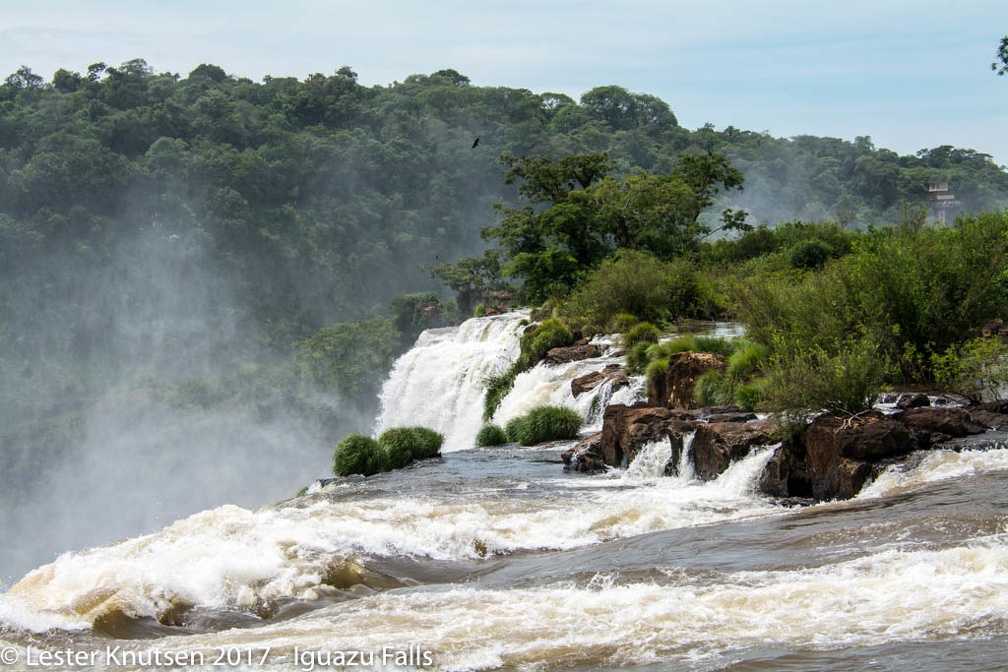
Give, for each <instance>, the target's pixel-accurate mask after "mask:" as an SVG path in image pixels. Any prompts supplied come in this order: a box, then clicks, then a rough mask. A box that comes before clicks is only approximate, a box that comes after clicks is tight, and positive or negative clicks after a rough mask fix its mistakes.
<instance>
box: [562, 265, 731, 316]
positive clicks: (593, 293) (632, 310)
mask: <svg viewBox="0 0 1008 672" xmlns="http://www.w3.org/2000/svg"><path fill="white" fill-rule="evenodd" d="M712 306H713V299H712V298H711V296H710V294H709V293H708V291H707V290H706V289H705V287H704V286H703V285H702V284H701V282H700V278H699V274H698V273H697V269H696V267H695V266H694V264H693V262H691V261H689V260H688V259H685V258H679V259H675V260H672V261H661V260H659V259H657V258H655V257H653V256H651V255H649V254H647V253H644V252H640V251H637V250H620V251H618V252H617V253H616V254H614V255H613V256H612V257H610V258H609V259H606V260H605V261H603V262H602V264H601V265H600V266H599V267H598V268H597V269H596V270H594V271H592V272H591V273H590V274H589V275H588V277H587V278H586V280H585V281H584V282H582V283H580V285H579V286H578V289H577V290H576V291H575V292H574V293H573V294H572V295H571V296H570V297H569V298H568V299H567V300H566V301H565V302H564V303H563V305H562V306H561V311H562V313H563V314H564V315H566V316H568V317H569V318H570V320H571V321H572V323H573V324H575V325H576V326H581V325H584V324H598V325H605V324H610V323H612V322H613V321H614V319H615V317H616V316H617V315H621V314H630V315H635V316H637V317H638V318H639V319H641V320H646V321H649V322H652V323H655V322H662V321H668V320H671V319H674V318H677V317H709V316H710V315H711V314H712V310H713V308H712Z"/></svg>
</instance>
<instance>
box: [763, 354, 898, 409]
mask: <svg viewBox="0 0 1008 672" xmlns="http://www.w3.org/2000/svg"><path fill="white" fill-rule="evenodd" d="M892 373H893V366H892V364H891V363H890V361H889V360H888V359H886V357H885V355H884V353H882V352H881V351H880V349H879V348H878V346H877V345H875V344H873V343H872V342H871V341H870V340H867V339H860V340H858V339H850V340H848V341H847V343H846V344H845V345H844V346H843V347H842V348H841V349H840V351H839V352H836V353H829V352H826V351H825V350H823V349H822V348H816V347H809V348H804V349H801V350H797V351H794V352H786V354H776V355H774V356H772V357H771V358H770V362H769V364H768V366H767V382H766V390H765V392H766V400H767V402H768V403H769V405H770V407H771V408H772V409H774V410H780V411H785V410H789V409H813V410H819V409H824V410H828V411H840V412H843V413H851V414H854V413H860V412H862V411H865V410H868V409H869V408H871V407H872V404H873V403H874V402H875V398H876V396H877V394H878V391H879V390H880V389H882V387H883V385H885V384H886V382H887V381H888V380H889V378H890V376H891V375H892Z"/></svg>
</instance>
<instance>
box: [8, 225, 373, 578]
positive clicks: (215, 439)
mask: <svg viewBox="0 0 1008 672" xmlns="http://www.w3.org/2000/svg"><path fill="white" fill-rule="evenodd" d="M72 259H73V256H72V255H64V254H60V253H55V254H50V255H48V256H47V257H46V261H45V263H44V264H42V265H41V266H39V267H36V268H35V269H33V272H32V273H31V274H30V278H31V281H30V282H26V283H25V284H24V289H23V293H22V295H20V296H15V297H8V298H13V301H10V303H9V305H10V306H11V307H12V310H11V311H10V317H11V318H12V319H9V320H8V323H7V325H6V326H7V331H8V333H11V334H17V337H16V338H12V339H8V342H7V343H6V344H5V345H6V347H9V348H13V347H20V353H21V355H22V356H23V358H25V359H27V361H29V362H30V364H29V365H28V366H26V367H25V369H24V370H21V371H6V370H5V371H3V372H2V376H3V379H2V384H3V389H4V390H6V391H7V394H6V395H4V397H3V400H4V404H3V406H2V408H0V417H2V418H3V420H4V426H5V428H10V427H20V428H21V429H20V430H19V431H16V432H10V431H8V432H7V433H6V434H5V435H4V437H3V439H4V442H5V444H6V445H5V446H4V456H5V458H6V460H7V461H8V463H7V464H5V465H4V466H5V468H4V469H3V470H2V471H0V488H2V491H3V493H4V494H3V496H2V500H0V501H2V503H3V510H2V513H0V534H2V538H3V540H4V543H3V545H2V550H0V581H2V582H3V583H4V584H5V585H9V584H10V583H11V582H13V581H16V580H17V579H18V578H19V577H20V576H21V575H23V574H24V573H25V572H27V571H28V570H30V569H32V568H34V567H36V566H39V565H40V564H44V563H46V562H49V561H51V560H53V559H55V557H57V555H58V554H60V553H63V552H66V551H73V550H79V549H84V548H88V547H92V546H95V545H104V544H108V543H111V542H114V541H116V540H117V539H120V538H123V537H127V536H134V535H137V534H143V533H148V532H153V531H155V530H157V529H160V528H161V527H163V526H164V525H166V524H168V523H170V522H172V521H174V520H176V519H178V518H180V517H184V516H186V515H189V514H192V513H194V512H197V511H200V510H203V509H207V508H211V507H215V506H219V505H221V504H225V503H232V504H237V505H239V506H243V507H248V508H257V507H260V506H263V505H267V504H270V503H273V502H276V501H279V500H282V499H286V498H289V497H292V496H294V495H295V494H296V493H297V492H298V490H299V489H300V488H301V487H303V486H305V485H307V484H309V483H311V482H312V481H313V480H314V479H315V478H318V477H320V476H324V475H325V474H326V473H327V472H328V471H329V470H330V466H329V465H330V464H331V450H332V445H333V444H334V443H335V441H336V440H337V439H338V436H337V435H338V434H339V433H340V432H341V431H350V430H353V429H357V428H359V427H362V426H366V425H368V424H369V423H370V422H371V421H372V418H371V417H370V416H368V414H367V412H366V409H365V410H360V409H359V408H358V407H356V406H354V405H353V404H346V403H343V402H342V401H341V400H340V399H339V398H338V397H337V396H336V395H334V394H328V395H323V394H321V393H319V392H318V391H316V390H311V389H303V388H299V387H298V386H296V385H295V384H294V383H292V382H291V381H290V380H288V379H286V378H284V377H283V376H282V375H279V376H278V374H274V373H272V372H273V371H283V370H284V368H283V367H284V365H285V364H286V363H287V362H286V360H285V358H284V357H283V356H282V355H281V354H278V353H277V352H276V351H270V350H269V349H268V348H266V347H264V346H263V340H264V337H263V334H262V333H261V330H259V329H258V327H257V325H256V322H255V321H254V320H253V319H251V318H250V316H249V314H248V310H247V308H244V307H243V306H244V305H246V304H245V302H243V301H242V300H241V294H240V292H241V290H242V284H241V282H240V279H239V278H237V277H233V276H229V275H228V273H227V272H226V269H225V268H222V267H221V266H220V265H215V264H213V263H211V262H210V260H209V259H208V256H207V255H206V254H205V252H204V250H203V248H202V247H201V246H200V245H199V243H198V240H197V239H195V238H185V237H184V236H182V235H179V234H175V233H171V232H170V231H167V230H164V229H162V228H157V227H144V228H143V229H140V228H138V229H137V230H136V231H135V232H133V233H131V234H130V235H126V236H124V237H123V240H122V241H121V242H119V243H118V244H116V245H115V246H114V247H113V248H112V251H111V253H110V254H107V255H104V256H103V258H101V259H100V262H99V263H96V264H94V265H92V266H88V267H84V266H81V265H80V264H79V263H76V264H75V263H74V262H73V261H72ZM67 367H71V368H73V369H75V370H74V371H71V372H68V371H66V368H67ZM295 402H296V403H295ZM306 407H308V408H310V409H311V413H306V412H304V409H305V408H306ZM296 409H299V411H300V412H296Z"/></svg>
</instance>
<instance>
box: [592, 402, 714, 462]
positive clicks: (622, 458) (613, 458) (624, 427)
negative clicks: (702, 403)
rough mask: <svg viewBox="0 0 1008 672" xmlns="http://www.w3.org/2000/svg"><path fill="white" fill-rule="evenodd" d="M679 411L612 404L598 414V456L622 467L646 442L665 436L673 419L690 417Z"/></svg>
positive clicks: (657, 407)
mask: <svg viewBox="0 0 1008 672" xmlns="http://www.w3.org/2000/svg"><path fill="white" fill-rule="evenodd" d="M694 419H695V418H694V417H693V416H692V415H691V414H689V413H685V412H683V411H677V410H673V409H670V408H663V407H660V406H627V405H625V404H612V405H610V406H608V407H607V408H606V410H605V414H604V415H603V416H602V440H601V445H600V450H601V452H602V459H603V460H604V461H605V463H606V464H607V465H609V466H611V467H626V466H627V465H628V464H630V463H631V462H633V460H634V458H635V457H636V456H637V452H638V451H639V450H640V449H641V448H642V447H643V446H644V445H646V444H648V443H650V442H652V441H657V440H659V439H663V438H666V437H667V436H668V426H669V423H670V422H671V421H673V420H694Z"/></svg>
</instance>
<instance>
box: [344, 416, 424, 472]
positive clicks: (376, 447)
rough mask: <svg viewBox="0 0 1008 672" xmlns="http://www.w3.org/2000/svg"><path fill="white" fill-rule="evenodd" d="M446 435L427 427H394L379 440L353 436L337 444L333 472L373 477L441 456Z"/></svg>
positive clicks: (386, 431) (357, 435) (358, 435)
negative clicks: (414, 462) (418, 461)
mask: <svg viewBox="0 0 1008 672" xmlns="http://www.w3.org/2000/svg"><path fill="white" fill-rule="evenodd" d="M443 443H444V436H443V435H441V434H440V433H438V432H435V431H434V430H433V429H428V428H427V427H392V428H390V429H387V430H385V431H384V432H382V434H381V436H379V437H378V439H377V440H375V439H372V438H370V437H367V436H363V435H361V434H351V435H349V436H347V437H346V438H344V439H343V440H342V441H340V442H339V444H337V445H336V450H335V451H334V453H333V473H334V474H336V475H337V476H350V475H351V474H361V475H364V476H372V475H374V474H377V473H381V472H383V471H390V470H392V469H401V468H403V467H405V466H406V465H408V464H409V463H411V462H412V461H413V460H425V459H428V458H431V457H437V456H438V455H439V454H440V453H441V446H442V444H443Z"/></svg>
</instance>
